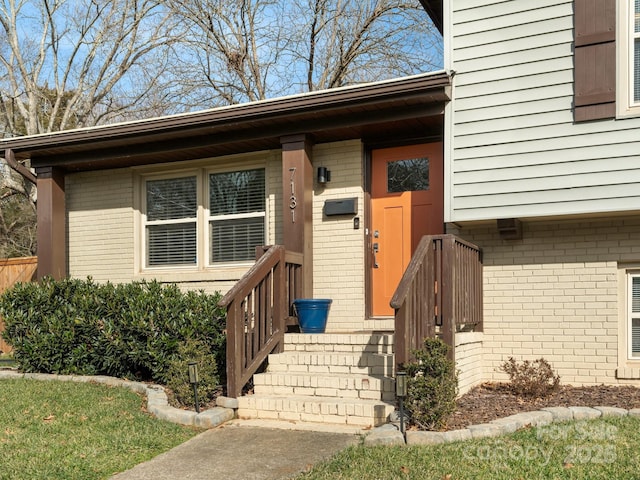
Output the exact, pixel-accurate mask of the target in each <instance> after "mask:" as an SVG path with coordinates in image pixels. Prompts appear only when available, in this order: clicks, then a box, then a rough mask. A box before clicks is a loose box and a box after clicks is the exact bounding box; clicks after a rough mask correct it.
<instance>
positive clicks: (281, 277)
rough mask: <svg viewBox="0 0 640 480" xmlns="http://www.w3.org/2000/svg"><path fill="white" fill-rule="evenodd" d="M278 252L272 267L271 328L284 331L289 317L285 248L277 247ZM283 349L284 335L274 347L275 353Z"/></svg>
mask: <svg viewBox="0 0 640 480" xmlns="http://www.w3.org/2000/svg"><path fill="white" fill-rule="evenodd" d="M277 248H278V250H279V252H280V255H279V257H280V259H279V261H278V263H277V264H276V266H275V267H274V269H273V303H274V305H273V322H274V325H273V329H274V330H276V331H278V332H282V333H284V332H285V331H286V330H287V318H288V317H289V304H288V297H287V294H286V291H287V265H286V258H285V253H286V251H285V249H284V248H282V247H277ZM283 351H284V336H282V341H280V342H278V346H277V347H276V348H275V349H274V352H275V353H281V352H283Z"/></svg>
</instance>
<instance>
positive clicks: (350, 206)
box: [324, 197, 358, 217]
mask: <svg viewBox="0 0 640 480" xmlns="http://www.w3.org/2000/svg"><path fill="white" fill-rule="evenodd" d="M357 213H358V199H357V198H355V197H354V198H341V199H340V200H326V201H325V202H324V214H325V215H326V216H327V217H332V216H334V215H356V214H357Z"/></svg>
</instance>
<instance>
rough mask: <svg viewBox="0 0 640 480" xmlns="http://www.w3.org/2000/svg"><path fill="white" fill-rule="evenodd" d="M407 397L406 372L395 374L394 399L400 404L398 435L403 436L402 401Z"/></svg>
mask: <svg viewBox="0 0 640 480" xmlns="http://www.w3.org/2000/svg"><path fill="white" fill-rule="evenodd" d="M406 396H407V372H396V397H398V400H399V402H400V433H402V435H404V434H405V433H404V399H405V397H406Z"/></svg>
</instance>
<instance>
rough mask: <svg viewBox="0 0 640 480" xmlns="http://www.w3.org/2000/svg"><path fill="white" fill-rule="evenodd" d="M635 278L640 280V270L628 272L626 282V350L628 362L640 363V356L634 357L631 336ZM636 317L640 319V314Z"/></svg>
mask: <svg viewBox="0 0 640 480" xmlns="http://www.w3.org/2000/svg"><path fill="white" fill-rule="evenodd" d="M634 278H640V270H632V271H630V272H627V275H626V280H627V299H626V300H627V302H626V303H627V309H626V315H625V317H626V333H627V348H626V353H627V360H630V361H638V362H640V355H638V356H635V357H634V356H633V352H632V346H631V345H632V340H633V339H632V334H631V328H632V322H633V318H634V314H633V311H632V310H633V309H632V302H631V299H632V285H633V281H632V280H633V279H634ZM635 316H636V317H637V318H640V313H636V314H635Z"/></svg>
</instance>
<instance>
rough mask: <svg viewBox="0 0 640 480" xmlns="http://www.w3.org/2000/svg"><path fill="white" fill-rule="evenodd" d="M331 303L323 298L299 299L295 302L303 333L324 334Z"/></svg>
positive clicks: (294, 305) (294, 306)
mask: <svg viewBox="0 0 640 480" xmlns="http://www.w3.org/2000/svg"><path fill="white" fill-rule="evenodd" d="M331 302H332V300H330V299H323V298H320V299H311V298H298V299H296V300H294V301H293V308H295V310H296V313H297V315H298V323H299V324H300V330H301V331H302V333H324V330H325V328H327V318H328V317H329V307H330V306H331Z"/></svg>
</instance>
